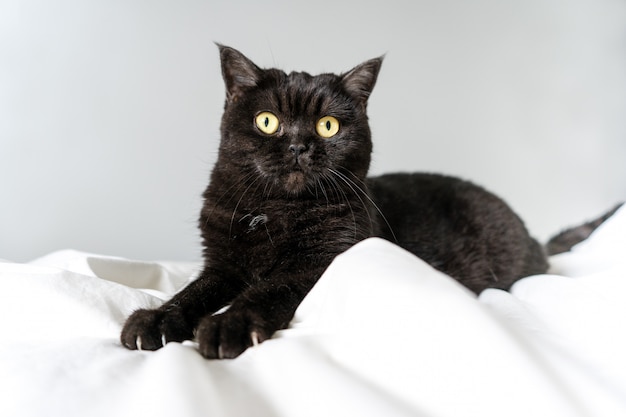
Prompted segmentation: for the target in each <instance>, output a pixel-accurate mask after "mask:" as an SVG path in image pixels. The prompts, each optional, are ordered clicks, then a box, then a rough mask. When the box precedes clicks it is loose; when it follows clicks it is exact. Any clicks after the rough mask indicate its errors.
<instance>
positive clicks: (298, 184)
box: [285, 171, 307, 194]
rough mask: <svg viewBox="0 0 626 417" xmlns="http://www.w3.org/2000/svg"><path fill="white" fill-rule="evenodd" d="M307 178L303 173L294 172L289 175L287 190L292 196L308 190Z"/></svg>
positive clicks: (286, 183) (286, 182)
mask: <svg viewBox="0 0 626 417" xmlns="http://www.w3.org/2000/svg"><path fill="white" fill-rule="evenodd" d="M306 186H307V177H306V175H305V174H304V172H302V171H293V172H290V173H289V174H287V178H286V180H285V190H286V191H287V192H289V193H290V194H300V193H301V192H302V191H304V190H305V189H306Z"/></svg>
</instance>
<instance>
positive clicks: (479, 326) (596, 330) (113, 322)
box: [0, 208, 626, 417]
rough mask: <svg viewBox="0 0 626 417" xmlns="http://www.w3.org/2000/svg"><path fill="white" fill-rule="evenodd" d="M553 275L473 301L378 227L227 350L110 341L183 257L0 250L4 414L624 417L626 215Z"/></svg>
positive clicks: (184, 267) (160, 289) (558, 261)
mask: <svg viewBox="0 0 626 417" xmlns="http://www.w3.org/2000/svg"><path fill="white" fill-rule="evenodd" d="M551 263H552V265H553V266H552V271H551V274H550V275H542V276H535V277H529V278H526V279H524V280H521V281H520V282H518V283H517V284H516V285H515V286H514V288H513V289H512V291H511V292H510V293H507V292H504V291H499V290H487V291H485V292H483V293H482V294H481V295H480V297H478V298H476V297H475V296H474V295H472V294H471V293H469V292H468V291H466V290H465V289H464V288H462V287H460V286H459V285H458V284H456V282H454V281H452V280H451V279H450V278H448V277H447V276H445V275H443V274H441V273H439V272H436V271H435V270H433V269H432V268H430V267H429V266H427V265H426V264H424V263H423V262H422V261H420V260H419V259H417V258H416V257H414V256H412V255H410V254H408V253H407V252H404V251H403V250H401V249H399V248H398V247H396V246H394V245H391V244H390V243H387V242H385V241H382V240H379V239H370V240H367V241H364V242H362V243H360V244H358V245H356V246H355V247H354V248H352V249H351V250H349V251H348V252H346V253H345V254H343V255H341V256H340V257H338V258H337V259H336V260H335V262H334V263H333V264H332V265H331V266H330V268H329V269H328V270H327V272H326V273H325V274H324V276H323V277H322V278H321V279H320V281H319V283H318V284H317V285H316V286H315V288H314V289H313V291H312V292H311V293H310V294H309V295H308V296H307V298H306V299H305V301H304V302H303V303H302V305H301V306H300V308H299V309H298V311H297V314H296V317H295V319H294V321H293V323H292V325H291V327H290V328H289V329H287V330H284V331H281V332H279V333H278V334H277V335H276V336H275V337H274V338H273V339H271V340H269V341H267V342H265V343H263V344H261V345H259V346H257V347H255V348H252V349H250V350H248V351H247V352H245V353H244V354H243V355H242V356H241V357H239V358H238V359H235V360H227V361H207V360H204V359H203V358H202V357H201V356H200V355H199V354H198V353H197V352H196V350H195V346H194V344H193V343H192V342H185V343H183V344H178V343H170V344H168V345H167V346H166V347H165V348H163V349H161V350H159V351H156V352H140V351H130V350H127V349H125V348H123V347H122V346H121V345H120V343H119V340H118V335H119V332H120V329H121V325H122V323H123V321H124V319H125V318H126V316H127V315H128V314H129V313H131V312H132V311H133V310H134V309H137V308H140V307H156V306H158V305H159V304H160V303H161V302H162V299H163V298H166V297H168V296H170V295H171V294H172V293H174V292H175V291H176V290H177V289H178V288H180V287H181V286H182V285H184V284H185V283H186V282H187V281H188V280H189V277H191V276H192V275H193V273H194V271H196V269H197V265H190V264H182V263H171V262H170V263H162V262H161V263H160V262H154V263H145V262H134V261H131V260H126V259H119V258H111V257H105V256H99V255H92V254H86V253H81V252H76V251H60V252H55V253H52V254H49V255H47V256H44V257H43V258H40V259H37V260H35V261H33V262H30V263H27V264H16V263H10V262H0V286H1V289H2V292H1V295H0V297H1V302H0V329H1V331H2V336H1V337H2V339H1V346H0V416H7V417H8V416H11V417H12V416H33V417H34V416H37V417H39V416H46V417H51V416H63V417H69V416H133V417H136V416H150V417H156V416H242V417H257V416H258V417H262V416H284V417H296V416H359V417H362V416H377V417H378V416H435V417H443V416H450V417H459V416H481V417H488V416H498V417H501V416H507V417H511V416H523V417H530V416H550V417H556V416H593V417H597V416H607V417H612V416H615V417H617V416H626V325H625V322H626V209H625V208H622V209H621V210H620V211H619V212H618V213H617V214H616V215H615V216H613V217H612V218H611V219H610V220H609V221H608V222H606V223H605V224H604V225H603V226H602V227H601V228H600V229H598V230H597V231H596V232H595V233H594V234H593V235H592V236H591V238H590V239H589V240H587V241H586V242H583V243H582V244H580V245H578V246H577V247H575V250H574V251H572V252H571V253H566V254H561V255H558V256H555V257H553V258H552V259H551Z"/></svg>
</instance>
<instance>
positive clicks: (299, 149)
mask: <svg viewBox="0 0 626 417" xmlns="http://www.w3.org/2000/svg"><path fill="white" fill-rule="evenodd" d="M307 149H308V146H306V145H305V144H303V143H297V144H291V145H289V151H290V152H291V153H292V154H293V155H294V156H295V157H296V158H298V156H300V154H301V153H303V152H306V150H307Z"/></svg>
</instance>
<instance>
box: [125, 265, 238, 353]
mask: <svg viewBox="0 0 626 417" xmlns="http://www.w3.org/2000/svg"><path fill="white" fill-rule="evenodd" d="M219 276H220V275H219V274H216V273H214V272H213V271H205V272H204V273H203V274H201V275H200V277H199V278H198V279H197V280H195V281H193V282H192V283H190V284H189V285H188V286H187V287H185V288H184V289H183V290H182V291H180V292H179V293H178V294H176V295H175V296H174V297H173V298H172V299H171V300H170V301H168V302H166V303H165V304H163V306H161V307H160V308H158V309H154V310H149V309H141V310H137V311H135V312H134V313H133V314H131V315H130V316H129V317H128V319H127V320H126V322H125V323H124V327H123V329H122V333H121V335H120V340H121V343H122V345H124V346H125V347H127V348H128V349H132V350H135V349H138V350H157V349H160V348H161V347H163V346H164V345H165V344H166V343H168V342H182V341H184V340H191V339H193V336H194V329H195V328H196V326H197V325H198V323H199V321H200V319H201V318H202V317H204V316H205V315H207V314H210V313H213V312H215V311H217V310H218V309H220V308H221V307H223V306H225V305H227V304H228V303H229V302H230V301H231V300H232V299H233V298H234V297H235V295H236V294H237V289H236V288H235V287H234V286H233V283H231V282H229V281H228V280H225V279H219V278H217V277H219Z"/></svg>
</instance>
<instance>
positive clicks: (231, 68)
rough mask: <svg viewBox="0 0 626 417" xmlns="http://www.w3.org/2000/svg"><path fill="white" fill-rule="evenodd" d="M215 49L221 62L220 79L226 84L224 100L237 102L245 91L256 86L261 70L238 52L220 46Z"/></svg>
mask: <svg viewBox="0 0 626 417" xmlns="http://www.w3.org/2000/svg"><path fill="white" fill-rule="evenodd" d="M217 47H218V48H219V50H220V59H221V61H222V77H223V78H224V83H225V84H226V100H227V101H229V102H230V101H233V100H237V98H238V97H239V96H240V95H241V94H242V93H243V91H244V90H245V89H247V88H250V87H254V86H255V85H257V83H258V82H259V80H260V79H261V75H262V74H263V70H262V69H261V68H259V67H257V66H256V65H255V64H254V62H252V61H250V60H249V59H248V58H246V57H245V56H244V55H243V54H242V53H241V52H239V51H238V50H236V49H233V48H230V47H228V46H224V45H220V44H217Z"/></svg>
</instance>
